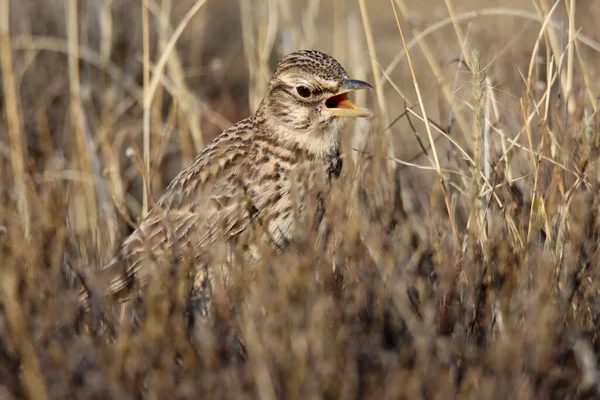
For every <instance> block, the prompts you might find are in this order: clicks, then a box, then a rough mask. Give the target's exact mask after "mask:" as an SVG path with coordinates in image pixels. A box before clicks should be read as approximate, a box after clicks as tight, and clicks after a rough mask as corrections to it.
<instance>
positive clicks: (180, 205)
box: [101, 146, 253, 299]
mask: <svg viewBox="0 0 600 400" xmlns="http://www.w3.org/2000/svg"><path fill="white" fill-rule="evenodd" d="M209 150H212V154H211V155H212V157H211V158H212V160H210V161H211V162H210V163H209V162H208V161H207V158H208V157H206V154H208V153H209ZM244 151H246V150H244V149H243V148H240V149H229V150H228V151H227V150H223V151H219V148H216V149H215V147H214V146H213V147H212V148H210V147H209V148H207V150H205V151H203V153H201V154H200V155H199V157H197V160H195V161H194V162H193V163H192V164H191V165H190V166H188V167H187V168H186V169H184V170H183V171H182V172H181V173H180V174H179V175H178V176H177V177H176V178H175V179H174V180H173V182H171V184H170V185H169V187H168V188H167V190H166V191H165V193H164V195H163V196H162V197H161V199H160V200H159V202H158V203H157V206H156V207H155V208H153V209H152V210H151V212H150V213H149V214H148V216H147V217H146V218H144V220H143V221H142V222H141V223H140V225H139V227H138V228H137V229H136V230H135V231H134V232H133V233H132V234H131V235H130V236H129V237H128V238H127V239H126V240H125V241H124V242H123V244H122V246H121V247H120V249H119V251H118V252H117V254H116V255H115V256H114V257H113V258H112V259H111V260H110V261H109V263H107V264H106V265H105V267H104V268H103V271H101V274H102V275H104V276H105V277H104V278H103V279H102V278H101V280H104V281H105V282H106V281H107V280H108V284H105V287H107V289H106V290H105V294H107V295H111V296H113V297H114V298H116V299H123V297H124V296H123V295H125V297H126V295H127V292H128V291H129V290H128V289H131V288H133V287H135V286H138V285H143V284H145V283H146V282H147V280H148V278H149V277H150V276H151V275H152V271H153V268H152V265H157V266H158V265H160V264H161V260H162V262H163V263H164V262H169V260H171V261H172V260H174V259H178V258H180V257H182V256H183V255H191V256H192V257H199V256H200V255H201V254H202V252H203V250H205V249H206V246H207V245H208V244H211V243H214V242H215V241H219V240H227V239H229V238H231V237H233V236H236V235H238V234H239V233H240V232H242V231H244V230H245V229H246V227H247V226H248V224H249V222H250V220H251V216H252V214H253V210H252V205H251V204H250V202H249V200H248V196H247V194H246V189H245V187H244V184H243V183H242V182H244V181H245V180H247V172H248V166H247V165H246V163H245V162H244V160H245V159H246V157H245V155H246V154H245V153H244ZM203 155H204V157H203ZM244 174H246V176H245V175H244ZM243 177H244V178H246V179H242V178H243Z"/></svg>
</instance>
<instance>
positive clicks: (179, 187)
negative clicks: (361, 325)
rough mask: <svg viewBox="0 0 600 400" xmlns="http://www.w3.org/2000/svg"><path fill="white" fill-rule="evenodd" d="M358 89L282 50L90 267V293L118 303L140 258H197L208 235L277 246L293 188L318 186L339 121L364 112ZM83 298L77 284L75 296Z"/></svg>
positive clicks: (300, 54) (315, 58)
mask: <svg viewBox="0 0 600 400" xmlns="http://www.w3.org/2000/svg"><path fill="white" fill-rule="evenodd" d="M364 89H373V88H372V86H371V85H370V84H368V83H367V82H364V81H361V80H356V79H351V78H350V77H349V76H348V74H347V73H346V71H345V70H344V68H343V67H342V65H341V64H340V63H339V62H338V61H337V60H336V59H334V58H333V57H332V56H330V55H328V54H326V53H324V52H321V51H318V50H300V51H296V52H293V53H290V54H288V55H287V56H285V57H283V58H282V59H281V60H280V62H279V63H278V64H277V66H276V67H275V69H274V72H273V75H272V77H271V78H270V80H269V81H268V91H267V94H266V96H265V97H264V99H263V100H262V101H261V103H260V105H259V106H258V108H257V110H256V112H255V113H254V114H253V115H251V116H249V117H248V118H246V119H244V120H242V121H240V122H238V123H236V124H235V125H233V126H231V127H230V128H228V129H226V130H225V131H223V132H222V133H221V134H220V135H218V136H217V137H215V138H214V139H213V140H212V141H211V142H210V143H208V144H207V145H206V146H205V147H204V148H203V149H202V150H201V151H200V152H199V153H198V154H197V155H196V156H195V157H194V158H193V160H192V161H191V163H189V164H188V165H187V166H186V167H185V168H183V169H182V170H181V171H180V172H179V173H178V174H177V175H176V176H175V178H174V179H173V180H172V181H171V182H170V184H169V185H168V186H167V188H166V190H165V191H164V193H163V194H162V196H161V197H160V198H159V200H158V201H157V202H156V204H155V206H154V207H153V208H152V209H151V210H150V211H149V213H148V214H147V216H146V217H145V218H143V219H142V220H141V222H140V224H139V225H138V227H137V228H136V229H135V230H134V231H133V232H132V233H131V234H130V235H129V236H128V237H127V238H126V239H125V240H124V241H123V242H122V244H121V246H120V247H119V248H118V250H117V251H116V253H115V254H114V256H113V257H112V258H111V259H110V260H109V261H108V262H107V263H106V264H105V265H104V266H103V267H102V268H100V271H99V272H100V274H101V275H102V276H104V277H105V278H104V280H103V281H104V282H105V283H104V286H105V287H101V288H100V294H101V295H103V296H108V297H110V298H112V299H113V300H115V301H126V300H127V299H129V298H130V297H131V295H132V291H133V288H135V287H143V286H144V285H145V284H146V283H147V282H148V281H149V279H150V278H151V276H152V274H153V273H154V272H153V271H154V269H153V268H152V267H151V265H150V264H152V262H150V260H154V259H160V257H161V255H164V253H168V252H171V253H173V252H174V249H188V248H189V249H191V252H192V257H195V258H197V259H200V258H201V257H202V254H204V253H205V252H206V249H207V248H209V247H210V246H211V245H212V244H215V243H216V242H225V243H227V242H231V243H238V244H239V243H246V244H247V243H248V242H251V241H252V240H257V239H256V237H257V236H256V235H255V234H254V233H253V232H256V231H258V230H261V231H262V232H264V233H265V234H264V235H263V236H264V237H266V238H267V239H266V240H267V242H270V244H272V245H273V246H275V248H281V247H285V245H286V243H289V241H290V240H291V239H292V238H293V233H294V225H295V220H296V216H295V209H294V201H295V199H294V196H295V195H298V194H297V193H295V192H301V193H306V192H307V191H308V190H312V189H313V188H312V187H311V186H314V185H320V186H319V187H318V188H317V190H318V191H319V192H320V193H321V192H325V191H326V190H327V187H328V185H330V183H331V180H332V179H335V178H337V177H338V176H339V174H340V171H341V167H342V158H341V154H340V132H341V130H342V128H343V125H344V121H346V120H348V119H353V118H372V117H373V116H374V113H373V112H372V111H370V110H369V109H367V108H363V107H360V106H358V105H356V104H354V103H352V102H351V101H350V100H349V97H348V94H349V93H350V92H353V91H357V90H364ZM315 182H320V183H318V184H317V183H315ZM301 206H302V205H301ZM300 208H302V207H300ZM257 227H259V228H260V229H259V228H257ZM178 251H179V250H178ZM198 274H200V272H198ZM195 281H198V282H204V280H203V279H196V280H195ZM87 295H88V293H87V290H83V291H82V299H83V300H85V298H86V297H87ZM83 300H82V301H83Z"/></svg>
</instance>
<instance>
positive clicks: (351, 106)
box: [336, 97, 357, 110]
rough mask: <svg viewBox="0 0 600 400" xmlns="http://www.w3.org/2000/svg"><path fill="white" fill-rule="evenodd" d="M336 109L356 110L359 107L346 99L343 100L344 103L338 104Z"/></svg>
mask: <svg viewBox="0 0 600 400" xmlns="http://www.w3.org/2000/svg"><path fill="white" fill-rule="evenodd" d="M336 108H349V109H351V110H354V109H355V108H357V107H356V104H354V103H352V102H351V101H350V100H348V98H347V97H346V98H345V99H343V100H342V101H340V102H338V103H337V105H336Z"/></svg>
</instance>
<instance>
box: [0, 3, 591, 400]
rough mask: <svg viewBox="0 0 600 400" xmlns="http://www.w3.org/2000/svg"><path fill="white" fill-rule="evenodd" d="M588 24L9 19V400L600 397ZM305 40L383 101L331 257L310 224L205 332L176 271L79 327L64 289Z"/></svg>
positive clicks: (417, 12) (325, 14) (444, 10)
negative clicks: (129, 313)
mask: <svg viewBox="0 0 600 400" xmlns="http://www.w3.org/2000/svg"><path fill="white" fill-rule="evenodd" d="M598 16H600V2H598V1H595V0H557V1H556V2H553V1H551V0H507V1H492V0H484V1H476V0H391V1H388V0H368V1H367V0H356V1H354V0H352V1H351V0H327V1H319V0H306V1H292V0H251V1H249V0H240V1H236V0H221V1H216V0H207V1H193V0H97V1H90V0H81V1H77V0H64V1H63V0H60V1H59V0H13V1H9V0H0V60H1V64H0V75H1V78H2V81H1V88H2V91H1V92H0V177H1V179H0V198H1V202H0V260H1V261H0V399H19V398H28V399H35V400H38V399H91V398H97V399H104V398H115V399H129V398H132V399H133V398H135V399H141V398H143V399H197V398H202V399H204V398H218V399H225V398H235V399H238V398H260V399H288V398H290V399H296V398H297V399H309V398H310V399H312V398H315V399H316V398H324V399H338V398H340V399H357V398H360V399H362V398H369V399H453V398H469V399H532V398H539V399H548V398H555V399H563V398H565V399H567V398H568V399H575V398H577V399H578V398H582V399H583V398H585V399H588V398H589V399H591V398H600V364H599V363H598V356H600V338H599V335H598V332H599V330H600V293H599V289H600V278H599V274H600V269H599V268H600V264H599V262H600V259H599V256H600V250H599V246H598V241H599V238H600V216H599V215H598V210H599V207H600V199H599V196H598V191H599V188H600V185H599V183H600V175H599V172H600V170H599V156H600V116H599V114H598V103H599V100H600V97H599V95H600V83H599V82H600V80H599V77H600V75H599V73H600V67H599V65H600V28H599V27H598V24H597V18H598ZM401 32H402V34H403V36H404V42H403V40H402V36H401ZM301 48H316V49H319V50H323V51H326V52H328V53H330V54H332V55H333V56H334V57H335V58H336V59H338V60H339V61H340V62H341V63H342V64H343V65H344V66H345V67H346V68H347V70H348V72H349V74H350V75H351V76H352V77H355V78H359V79H364V80H367V81H369V82H371V83H372V84H373V86H374V87H376V90H375V91H372V92H370V93H360V94H358V93H357V96H355V98H356V102H357V103H359V104H366V105H368V106H369V107H370V108H371V109H373V110H374V111H376V113H377V115H378V118H377V119H376V120H375V121H374V122H373V123H372V124H371V125H369V124H365V123H364V122H357V123H356V124H354V125H352V126H349V127H348V129H347V131H346V132H345V134H344V137H343V149H344V169H343V172H342V176H341V178H340V180H339V182H337V183H335V184H334V187H333V190H332V193H331V195H330V196H329V198H328V199H327V200H326V204H327V210H328V216H327V218H328V219H329V221H330V222H331V224H332V230H333V233H334V234H335V235H336V237H338V238H339V245H338V246H336V247H335V248H333V249H331V248H330V249H328V250H323V249H321V247H319V246H318V245H317V240H316V237H315V236H316V235H315V233H314V232H313V231H311V230H309V229H302V228H301V229H300V230H299V233H298V235H297V236H298V240H295V241H294V242H293V244H292V245H291V246H290V247H289V248H287V249H286V250H285V251H283V252H282V253H280V254H272V255H271V256H270V257H267V258H266V259H264V260H262V261H261V262H260V263H259V264H258V265H256V266H248V265H235V266H233V268H232V270H233V271H235V272H234V273H233V275H232V276H231V285H230V286H228V287H227V288H225V289H218V288H217V289H215V293H214V296H215V301H214V303H215V304H214V313H215V318H214V320H210V321H204V320H195V321H194V323H193V324H191V323H190V318H188V317H186V315H187V313H186V301H187V297H186V293H187V288H188V285H189V284H188V282H187V279H185V271H186V266H184V265H180V266H178V265H165V266H164V268H163V272H162V273H157V279H156V280H155V281H154V282H152V283H151V284H150V286H149V288H148V289H147V290H145V291H143V292H142V293H141V297H142V298H143V299H144V301H143V302H140V305H139V307H138V308H137V314H136V318H135V320H134V321H133V322H131V321H130V319H129V318H124V317H122V315H121V309H120V308H119V307H117V306H113V305H111V304H110V303H106V304H102V306H103V307H105V308H106V310H107V313H108V314H109V315H110V316H112V318H113V321H117V323H115V324H111V323H109V324H108V325H107V324H106V323H103V322H101V321H99V319H98V318H97V316H95V315H94V313H84V312H81V311H80V310H79V308H78V301H77V298H78V294H79V290H80V284H79V279H78V276H77V275H78V274H80V275H81V278H83V279H84V280H87V281H89V283H90V284H91V285H93V284H94V271H95V270H97V269H98V268H99V267H100V266H101V265H102V263H103V262H105V261H106V260H107V259H108V258H109V257H110V256H111V255H112V253H113V251H114V249H115V248H116V246H117V245H118V243H119V241H120V240H122V239H123V238H124V237H125V236H126V235H127V234H128V233H129V232H131V229H132V227H134V226H135V225H136V224H137V222H138V221H139V219H140V218H141V217H142V215H143V212H144V210H145V208H146V207H147V206H149V205H150V206H151V205H152V203H153V201H154V200H156V199H157V198H158V196H159V195H160V193H161V191H162V190H163V189H164V188H165V186H166V185H167V184H168V182H169V180H170V179H171V178H172V177H173V176H174V174H175V173H176V172H177V171H178V170H179V169H180V168H181V167H182V166H184V165H185V164H186V163H187V162H189V161H190V160H191V159H192V157H193V156H194V155H195V154H196V153H197V152H198V151H199V150H200V149H201V148H202V147H203V146H204V145H205V144H206V143H207V142H208V141H210V140H211V139H212V138H213V137H214V136H215V135H216V134H218V133H219V132H221V131H222V130H223V129H224V128H226V127H228V126H230V125H231V124H232V123H234V122H236V121H238V120H240V119H242V118H244V117H245V116H247V115H249V114H250V113H251V112H252V111H253V110H254V109H255V108H256V106H257V105H258V102H259V101H260V99H261V98H262V96H263V95H264V93H265V90H266V82H267V80H268V78H269V76H270V74H271V72H272V69H273V67H274V65H275V64H276V62H277V61H278V60H279V59H280V58H281V57H282V56H283V55H285V54H287V53H289V52H291V51H294V50H297V49H301ZM407 50H408V51H407ZM426 120H429V121H431V123H429V124H425V123H424V122H423V121H426ZM144 182H145V183H146V186H144ZM144 187H146V188H147V190H144ZM215 253H219V251H218V250H217V249H216V250H215ZM217 256H223V257H224V255H223V254H217ZM74 270H75V272H76V273H74ZM170 271H171V272H172V271H175V272H173V273H170ZM109 325H110V326H109Z"/></svg>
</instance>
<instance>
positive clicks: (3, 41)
mask: <svg viewBox="0 0 600 400" xmlns="http://www.w3.org/2000/svg"><path fill="white" fill-rule="evenodd" d="M9 3H10V2H9V0H2V1H0V62H1V63H2V64H1V67H2V69H1V72H2V87H3V89H4V100H5V102H6V103H5V104H6V106H5V108H6V120H7V121H8V132H9V135H10V143H11V150H10V154H11V157H10V160H11V165H12V175H13V180H14V182H15V195H16V196H15V197H16V202H17V209H18V212H19V217H20V219H21V224H22V226H23V232H24V234H25V237H28V236H29V232H30V218H31V217H30V212H29V200H28V198H27V186H26V176H25V159H26V157H27V155H26V152H25V150H26V149H25V147H24V146H23V136H22V133H21V116H20V115H21V113H20V112H19V105H18V99H17V91H16V87H15V79H14V71H13V57H12V48H11V47H12V46H11V40H10V27H9V18H10V12H9Z"/></svg>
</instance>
